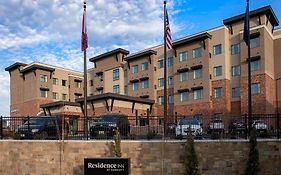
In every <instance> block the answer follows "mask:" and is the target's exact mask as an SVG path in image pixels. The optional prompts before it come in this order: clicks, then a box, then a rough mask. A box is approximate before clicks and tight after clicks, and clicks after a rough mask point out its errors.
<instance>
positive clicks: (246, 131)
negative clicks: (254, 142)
mask: <svg viewBox="0 0 281 175" xmlns="http://www.w3.org/2000/svg"><path fill="white" fill-rule="evenodd" d="M244 116H245V118H244V120H245V121H244V122H245V139H246V140H247V138H248V137H247V136H248V122H247V114H245V115H244Z"/></svg>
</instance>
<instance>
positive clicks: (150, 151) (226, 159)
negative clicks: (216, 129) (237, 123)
mask: <svg viewBox="0 0 281 175" xmlns="http://www.w3.org/2000/svg"><path fill="white" fill-rule="evenodd" d="M112 142H113V141H112V140H111V141H64V143H62V142H59V141H13V140H10V141H7V140H2V141H0V148H1V149H0V155H1V157H0V165H1V166H0V174H6V175H18V174H19V173H20V174H30V175H33V174H34V175H41V174H42V175H43V174H44V175H54V174H62V175H72V174H73V175H82V174H83V168H84V167H83V166H84V165H83V161H84V158H95V157H113V155H114V154H113V151H112ZM195 147H196V148H195V150H196V152H197V156H198V160H199V169H200V171H201V174H202V175H214V174H216V175H223V174H242V172H243V170H244V168H245V165H246V162H247V158H248V152H249V145H248V142H247V141H245V140H242V141H196V142H195ZM162 148H163V150H162ZM121 150H122V155H123V157H129V158H130V159H131V175H158V174H161V171H162V160H163V159H164V164H163V165H164V166H163V167H164V174H165V175H183V174H184V159H185V153H184V141H182V142H181V141H176V142H165V143H164V144H162V142H161V141H122V142H121ZM258 150H259V159H260V166H259V173H258V175H278V174H279V173H280V172H281V166H280V162H281V152H280V150H281V142H280V141H259V142H258Z"/></svg>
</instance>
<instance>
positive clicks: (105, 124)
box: [90, 114, 130, 138]
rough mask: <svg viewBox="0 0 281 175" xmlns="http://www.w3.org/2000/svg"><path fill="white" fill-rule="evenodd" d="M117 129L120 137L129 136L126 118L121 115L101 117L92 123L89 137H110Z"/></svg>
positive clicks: (128, 125)
mask: <svg viewBox="0 0 281 175" xmlns="http://www.w3.org/2000/svg"><path fill="white" fill-rule="evenodd" d="M117 128H118V129H119V132H120V134H121V136H128V135H129V134H130V124H129V121H128V117H127V116H125V115H121V114H105V115H101V116H100V117H99V118H98V119H97V120H95V122H93V123H92V126H91V127H90V137H91V138H97V137H98V136H105V137H112V136H113V135H114V134H115V130H116V129H117Z"/></svg>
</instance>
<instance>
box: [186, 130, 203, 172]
mask: <svg viewBox="0 0 281 175" xmlns="http://www.w3.org/2000/svg"><path fill="white" fill-rule="evenodd" d="M185 154H186V159H185V174H186V175H199V174H200V172H199V168H198V159H197V155H196V151H195V148H194V140H193V136H192V133H191V128H189V130H188V135H187V139H186V144H185Z"/></svg>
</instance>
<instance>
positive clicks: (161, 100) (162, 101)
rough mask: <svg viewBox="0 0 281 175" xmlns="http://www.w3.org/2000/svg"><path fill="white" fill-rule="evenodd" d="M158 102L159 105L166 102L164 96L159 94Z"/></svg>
mask: <svg viewBox="0 0 281 175" xmlns="http://www.w3.org/2000/svg"><path fill="white" fill-rule="evenodd" d="M158 102H159V105H162V104H163V103H164V96H159V97H158Z"/></svg>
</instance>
